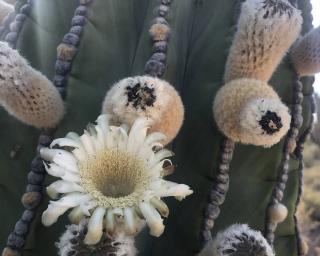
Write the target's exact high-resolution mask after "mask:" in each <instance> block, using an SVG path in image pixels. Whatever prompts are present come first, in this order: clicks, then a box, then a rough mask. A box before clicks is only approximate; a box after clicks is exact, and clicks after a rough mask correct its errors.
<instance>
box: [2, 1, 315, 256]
mask: <svg viewBox="0 0 320 256" xmlns="http://www.w3.org/2000/svg"><path fill="white" fill-rule="evenodd" d="M252 1H253V0H251V2H252ZM85 2H88V1H84V0H81V1H77V0H70V1H65V0H55V1H52V0H34V1H33V6H32V9H31V12H30V14H29V16H28V17H25V20H24V24H23V27H22V29H21V30H20V33H19V36H18V39H17V44H16V46H17V50H18V51H19V53H20V54H21V56H23V57H24V58H25V59H26V60H28V63H30V66H32V68H33V69H35V70H39V71H40V72H41V73H42V74H43V75H44V76H46V77H47V79H48V80H51V81H53V82H54V83H55V84H58V82H59V83H60V84H63V83H65V84H67V85H68V87H67V89H66V92H67V97H66V101H65V108H66V109H65V116H64V118H63V121H62V122H61V123H60V125H59V126H58V129H57V134H56V137H57V138H62V137H64V136H65V135H66V134H67V133H68V132H69V131H75V132H77V133H79V134H82V133H83V129H84V128H85V127H86V125H87V124H88V122H90V121H91V122H93V121H94V120H96V117H97V116H99V115H100V114H101V109H102V108H101V106H102V104H103V101H104V98H105V96H106V93H107V92H108V91H109V89H111V88H112V85H114V84H116V83H117V82H119V81H121V80H122V79H124V78H127V77H135V76H143V75H144V69H145V64H146V62H147V61H148V58H149V56H150V55H151V54H153V52H154V51H162V52H167V55H166V61H167V64H168V65H167V67H166V68H165V75H164V77H162V78H161V79H163V80H165V81H167V82H168V83H170V84H171V85H172V87H173V88H174V89H175V90H176V91H177V92H178V93H179V94H180V96H181V99H182V102H183V106H184V109H185V115H184V122H183V124H182V126H181V130H180V131H179V133H178V136H177V137H176V139H174V140H173V143H172V150H173V151H174V153H175V157H174V160H173V165H175V167H176V172H175V173H174V174H173V175H171V176H169V177H170V178H169V179H170V180H171V181H173V182H177V183H182V184H188V185H189V186H190V187H191V188H192V190H193V191H194V193H193V194H192V195H190V196H189V197H188V198H187V199H186V200H184V201H182V202H179V203H176V202H175V201H174V200H165V203H166V204H167V205H168V208H170V215H169V217H168V219H166V221H165V222H164V224H165V226H166V229H165V231H164V232H163V234H162V235H161V237H159V238H153V237H151V236H149V234H147V233H148V230H147V231H144V230H143V231H142V232H141V233H140V235H139V236H138V237H137V243H136V244H137V247H138V251H139V254H138V255H152V256H160V255H161V256H163V255H168V256H171V255H174V256H192V255H195V254H196V253H198V252H199V251H200V249H201V247H200V243H199V239H198V237H199V230H200V226H201V225H200V223H201V221H202V219H203V209H204V205H205V203H206V201H207V195H208V191H209V189H210V188H211V186H212V180H213V179H214V177H215V174H216V173H215V171H214V170H216V169H217V160H216V159H217V158H218V156H219V150H220V143H219V142H220V139H221V138H222V134H221V133H220V131H219V130H218V128H217V127H216V126H215V124H213V114H212V101H213V99H214V97H215V95H216V94H217V91H218V90H219V89H220V88H221V86H222V85H223V80H224V77H225V76H224V70H225V65H226V63H229V62H228V61H227V57H228V54H229V52H232V51H233V50H232V46H231V45H232V40H231V39H233V38H237V37H238V36H239V35H237V34H234V32H235V30H234V29H233V28H234V27H235V26H236V22H237V19H235V15H236V14H235V10H236V4H235V1H234V0H216V1H209V0H202V1H200V0H196V1H189V0H188V1H178V0H176V1H168V0H162V2H172V3H171V11H170V12H169V13H168V16H167V17H168V20H169V21H170V33H169V31H168V30H167V28H166V27H165V26H162V27H160V28H159V25H157V26H158V28H153V30H150V26H151V24H153V23H154V20H153V17H154V13H155V7H156V6H158V4H159V1H158V0H141V1H136V0H127V1H119V0H110V1H98V0H93V1H92V2H91V3H90V5H86V6H85V7H81V8H80V9H78V8H79V3H85ZM262 2H265V3H266V5H267V6H268V5H269V4H270V3H271V4H273V5H274V4H276V3H277V2H280V1H273V0H270V1H262ZM281 2H286V1H281ZM26 3H27V1H25V0H21V1H18V4H17V6H16V9H17V11H18V12H19V11H20V9H21V7H22V6H23V5H25V4H26ZM273 5H271V6H269V7H266V8H271V10H273V9H274V7H273ZM259 6H261V4H259ZM286 6H289V3H288V2H287V4H286ZM290 8H291V7H290ZM290 8H289V9H290ZM298 9H299V10H300V11H299V13H300V12H301V16H302V17H303V19H304V23H303V26H302V33H303V34H304V33H306V32H307V31H308V30H310V28H311V21H310V3H309V0H299V1H298ZM84 10H85V11H86V15H85V17H84V16H83V13H84ZM281 10H282V9H281ZM156 11H158V10H156ZM162 12H164V13H165V12H166V9H165V8H163V10H162ZM272 13H273V12H272V11H271V12H269V14H268V17H269V16H272ZM19 14H21V13H20V12H19ZM264 14H265V13H264ZM289 14H290V15H289ZM297 14H298V12H296V11H295V10H293V12H292V13H291V12H290V13H287V12H286V11H285V12H284V14H283V15H286V16H283V18H282V16H281V17H279V16H277V15H276V16H275V17H274V18H275V20H277V24H279V27H278V29H279V30H277V34H278V36H279V35H282V34H281V31H282V30H281V28H282V26H285V25H287V26H289V29H290V31H291V32H292V35H291V34H290V35H289V34H287V35H283V36H282V37H283V38H285V39H286V40H287V41H286V42H285V43H284V44H283V45H284V46H285V47H284V48H286V49H285V50H282V51H281V54H279V55H274V57H273V58H271V59H269V57H270V56H271V55H269V54H267V49H269V48H264V49H265V51H266V52H265V54H266V55H263V56H265V58H266V59H265V60H266V62H264V61H260V62H259V63H260V64H261V65H258V66H256V68H257V70H258V71H259V74H263V77H264V79H262V81H263V84H265V83H268V84H269V85H268V86H269V87H268V89H267V91H268V93H269V94H271V95H273V96H272V97H274V98H277V97H279V99H280V98H281V99H282V102H283V103H284V105H287V104H290V103H292V102H291V94H292V90H293V89H292V74H293V70H292V68H291V65H290V63H289V60H288V59H287V58H284V59H283V61H282V62H281V63H280V65H279V67H278V68H277V71H276V73H275V74H274V76H273V77H272V78H271V79H270V81H269V78H270V76H271V75H272V73H274V71H275V70H274V69H275V67H276V66H277V65H278V64H279V62H280V59H281V58H282V57H283V55H284V53H285V52H286V51H287V50H288V49H287V48H288V47H289V46H288V45H289V42H291V41H293V40H294V39H292V38H293V36H298V34H299V30H298V29H299V26H298V25H299V22H301V20H300V19H299V18H295V17H296V15H297ZM79 16H81V17H79ZM289 16H290V17H289ZM21 17H24V16H21V15H20V16H18V17H17V18H18V19H19V18H21ZM74 17H75V18H74ZM244 18H245V17H242V19H244ZM257 18H259V19H258V20H259V21H260V16H259V17H257ZM22 19H23V18H22ZM157 19H159V18H157ZM246 19H252V17H251V16H250V17H247V18H246ZM253 19H254V18H253ZM262 19H263V17H262ZM261 21H262V20H261ZM291 21H292V23H291ZM161 22H162V24H166V23H165V22H163V20H161V19H160V21H159V22H157V24H160V23H161ZM280 25H281V26H280ZM81 28H82V29H81ZM9 30H10V29H6V30H4V31H5V33H8V31H9ZM70 31H71V32H72V33H71V32H70ZM257 31H258V36H259V31H260V30H257ZM69 32H70V34H72V36H70V34H69ZM66 34H68V36H67V37H65V36H66ZM150 34H151V35H153V36H154V37H155V36H157V37H158V39H159V40H163V39H166V38H167V37H168V36H169V34H170V41H169V42H167V41H159V43H158V44H157V45H152V44H151V42H150ZM247 35H249V36H250V37H251V36H253V34H252V33H249V34H247ZM262 35H264V34H263V33H262ZM5 37H6V35H4V34H3V35H1V38H2V39H5ZM250 37H249V38H250ZM80 39H81V40H80ZM267 39H269V37H268V38H265V40H264V41H265V42H269V40H267ZM270 40H271V41H272V38H271V37H270ZM61 43H63V44H68V45H71V44H73V46H74V47H75V48H76V50H75V51H76V55H74V56H73V57H74V58H73V63H72V65H71V66H70V65H69V66H67V64H69V60H64V61H61V60H59V61H58V64H59V65H61V66H62V65H65V66H67V67H68V68H69V69H70V70H69V71H68V72H69V73H68V74H69V75H68V76H67V77H66V79H62V80H58V78H61V75H60V74H56V72H55V66H56V64H57V63H56V62H57V48H58V46H59V45H61ZM281 45H282V44H281ZM230 47H231V48H230ZM257 47H258V46H257ZM263 47H264V46H263ZM272 47H273V45H272ZM272 47H271V49H273V48H272ZM59 49H61V46H60V48H59ZM72 49H74V48H72ZM229 49H231V50H230V51H229ZM257 49H258V50H259V49H261V48H259V47H258V48H257ZM240 53H241V52H240ZM257 53H259V52H258V51H257ZM244 56H245V58H247V57H246V55H244ZM250 56H251V55H250ZM60 57H61V56H60ZM160 57H161V56H160ZM253 57H254V56H253ZM249 59H250V60H251V58H249ZM253 60H254V58H253ZM237 61H238V60H235V62H234V63H237ZM269 61H270V63H271V62H272V63H274V64H276V65H274V66H275V67H273V68H272V70H270V69H269V68H268V67H264V63H267V62H269ZM230 63H231V61H230ZM253 66H254V65H251V66H250V67H253ZM59 67H60V66H59ZM233 70H234V69H233ZM250 70H251V69H250ZM240 71H241V70H240ZM240 71H239V72H238V71H237V72H236V74H238V73H239V74H241V77H232V79H227V80H234V79H236V78H239V79H242V78H243V77H242V75H243V74H242V71H241V72H240ZM233 74H234V73H233ZM246 75H247V79H256V80H261V78H260V77H259V78H257V77H250V76H249V75H250V72H247V71H246ZM228 76H229V75H228ZM25 79H26V78H25ZM225 82H231V81H225ZM60 84H59V85H60ZM311 84H312V79H309V78H306V79H305V80H303V85H304V90H303V93H304V95H306V97H305V98H304V103H305V104H304V105H303V108H304V109H303V113H304V118H305V122H307V120H308V118H309V116H310V109H309V106H310V102H311V101H310V97H309V96H308V95H310V93H311ZM271 86H272V88H273V89H271ZM275 92H277V95H278V96H276V95H275V94H274V93H275ZM302 97H303V95H302ZM277 99H278V98H277ZM271 105H272V104H271ZM60 106H63V104H62V103H61V105H60ZM272 107H273V105H272ZM282 110H283V108H281V111H282ZM172 111H174V110H172ZM250 113H251V115H248V116H246V118H251V117H253V118H254V117H256V115H257V114H259V113H256V112H250ZM281 113H282V112H281ZM175 114H179V113H178V112H176V113H175ZM274 120H275V121H274V122H273V123H274V124H272V123H271V125H268V127H266V128H267V130H269V129H271V130H272V129H277V121H276V118H275V119H274ZM0 122H1V129H0V138H1V152H2V153H1V154H0V161H1V162H0V163H1V169H0V177H1V188H2V189H1V190H0V202H1V203H2V204H3V205H5V206H6V207H4V208H3V210H2V211H0V216H1V218H2V219H3V220H5V222H6V225H3V228H2V230H1V231H0V246H1V248H4V247H5V246H6V244H7V243H8V240H7V238H8V237H9V238H10V241H9V243H10V244H11V245H21V244H24V248H25V249H24V251H23V253H24V254H25V255H33V256H34V255H48V256H53V255H57V254H58V250H57V248H56V246H55V242H57V241H58V243H59V242H60V247H61V248H66V247H64V245H65V244H64V242H63V241H61V240H59V237H60V236H61V234H63V233H64V232H65V226H66V225H67V224H70V223H69V220H68V218H65V217H61V218H59V221H58V222H57V223H55V224H53V225H52V227H50V228H44V226H43V224H42V223H41V218H35V216H36V215H35V213H34V211H33V210H26V213H24V214H22V212H21V205H20V204H21V203H20V197H21V195H22V194H23V193H25V192H26V182H27V180H28V177H27V173H26V170H28V169H29V168H30V162H31V160H32V159H33V157H34V154H35V153H34V152H35V149H36V142H37V135H38V130H37V129H33V128H32V127H29V126H26V125H25V124H23V123H21V122H19V121H17V120H16V119H15V118H14V117H12V116H10V115H8V113H7V111H6V110H5V109H1V111H0ZM241 125H242V124H241ZM177 126H178V125H177ZM239 126H240V124H239ZM172 127H173V126H172ZM123 129H125V126H124V127H123ZM250 129H253V130H255V129H256V130H258V131H259V129H261V128H260V127H258V128H256V127H250ZM304 129H305V125H304V126H303V127H302V131H301V132H303V130H304ZM256 130H255V131H256ZM48 144H50V143H47V145H46V146H48ZM169 146H171V145H170V144H169ZM281 146H282V145H281V143H280V144H277V145H275V146H273V147H272V149H268V148H257V147H253V146H246V145H237V146H236V149H235V152H234V158H233V161H232V163H231V164H230V173H231V179H230V185H229V192H228V196H227V198H226V200H225V202H224V204H223V207H222V208H221V213H220V216H219V218H218V219H217V220H216V221H215V226H214V230H213V235H214V234H216V233H217V232H219V231H222V230H224V229H226V228H227V227H229V226H231V225H233V224H235V223H239V222H240V223H248V225H249V226H250V227H251V228H252V229H254V230H260V231H262V230H263V225H264V224H263V222H264V214H265V210H266V208H267V204H268V200H269V198H270V194H271V191H272V189H273V186H274V180H275V179H276V177H277V170H278V168H279V163H280V158H281V154H282V147H281ZM17 148H18V150H17ZM64 149H65V150H70V147H69V148H68V147H65V148H64ZM12 152H14V153H12ZM226 154H227V153H226ZM226 154H225V155H224V157H228V156H227V155H226ZM37 163H38V162H36V161H34V162H33V165H32V166H31V168H32V169H34V165H35V164H37ZM41 163H42V162H41ZM296 164H297V161H296V160H295V159H292V160H291V161H290V163H289V165H290V170H293V169H294V166H296ZM37 175H38V174H37ZM37 175H35V176H34V177H36V178H39V176H37ZM39 175H40V174H39ZM34 177H33V178H34ZM41 177H42V176H41V175H40V178H41ZM296 178H297V173H296V172H291V173H290V175H288V182H287V186H288V188H289V189H288V190H287V191H285V198H284V200H283V202H282V203H283V204H284V205H286V206H287V208H288V215H287V216H288V217H287V218H286V219H285V221H284V222H283V223H281V225H279V227H278V232H277V236H276V239H275V254H276V255H279V256H287V255H290V256H297V255H298V253H297V249H296V239H295V231H294V222H293V217H292V216H293V211H294V209H293V207H292V206H293V205H294V202H295V200H296V195H297V190H298V187H297V184H296ZM29 180H30V177H29ZM266 181H268V182H266ZM51 183H52V181H51V180H50V179H46V182H45V184H46V185H49V184H51ZM244 188H245V189H244ZM29 189H33V190H34V189H39V190H41V189H42V187H40V188H39V187H38V186H37V185H33V184H30V185H28V190H29ZM51 192H52V191H51ZM57 200H59V199H57ZM47 205H48V198H47V197H45V200H43V202H42V203H41V206H40V207H39V208H38V210H37V213H38V214H41V213H42V212H43V211H44V210H45V209H46V208H47ZM68 214H69V212H68V213H67V214H66V215H68ZM97 214H98V213H97ZM37 216H38V215H37ZM73 216H74V215H73ZM19 218H21V221H20V222H19V225H17V226H16V227H17V228H16V229H17V230H20V231H21V230H23V229H21V227H24V226H23V225H24V224H25V223H26V221H29V220H30V219H33V220H34V222H33V225H32V227H31V229H30V232H29V236H28V240H27V241H25V240H21V239H20V240H19V237H21V235H20V234H21V232H20V233H19V232H18V231H17V232H18V233H19V234H18V233H17V232H15V231H14V233H13V234H12V235H11V236H9V234H10V232H12V230H16V229H15V225H16V221H17V220H18V219H19ZM100 219H101V218H99V220H100ZM99 223H100V222H99ZM18 228H19V229H18ZM77 228H79V227H77ZM70 230H72V228H70ZM76 231H77V233H76V234H73V236H74V237H75V238H76V239H78V235H80V233H81V232H79V231H80V230H78V229H77V230H76ZM105 232H106V230H104V229H102V233H101V237H102V238H104V236H105V235H106V233H105ZM84 233H85V232H84ZM71 239H72V238H71ZM18 243H20V244H18ZM107 243H108V242H106V244H107ZM117 246H121V243H120V244H117ZM117 246H115V247H117ZM68 249H70V248H68ZM83 249H84V250H85V252H86V250H87V249H88V248H87V247H84V248H83ZM14 250H15V247H14V246H11V247H7V248H6V251H5V253H7V254H5V255H6V256H7V255H10V254H8V253H11V252H12V251H14ZM89 250H90V248H89Z"/></svg>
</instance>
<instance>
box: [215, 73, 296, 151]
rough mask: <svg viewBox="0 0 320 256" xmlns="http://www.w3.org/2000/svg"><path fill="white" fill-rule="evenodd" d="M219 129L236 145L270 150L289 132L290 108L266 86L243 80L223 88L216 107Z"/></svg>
mask: <svg viewBox="0 0 320 256" xmlns="http://www.w3.org/2000/svg"><path fill="white" fill-rule="evenodd" d="M213 112H214V118H215V121H216V123H217V125H218V128H219V129H220V131H221V132H222V133H224V134H225V135H226V136H227V137H228V138H231V139H232V140H234V141H235V142H241V143H244V144H253V145H257V146H264V147H271V146H272V145H274V144H276V143H278V142H279V141H280V139H281V138H282V137H283V136H284V135H285V134H286V133H287V131H288V130H289V125H290V120H291V117H290V115H289V112H288V108H287V107H286V106H285V105H284V104H283V103H282V102H281V100H280V98H279V96H278V95H277V93H276V92H275V91H274V90H273V89H272V87H271V86H269V85H268V84H267V83H265V82H262V81H258V80H254V79H247V78H242V79H238V80H234V81H231V82H230V83H228V84H226V85H224V86H223V87H221V89H220V90H219V91H218V93H217V95H216V98H215V100H214V104H213Z"/></svg>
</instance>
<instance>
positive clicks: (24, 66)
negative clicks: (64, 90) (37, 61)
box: [0, 42, 64, 128]
mask: <svg viewBox="0 0 320 256" xmlns="http://www.w3.org/2000/svg"><path fill="white" fill-rule="evenodd" d="M0 105H2V106H3V107H4V108H5V109H6V110H7V111H8V112H9V114H11V115H12V116H14V117H16V118H17V119H19V120H21V121H22V122H24V123H26V124H29V125H33V126H35V127H37V128H52V127H55V126H56V125H57V124H58V123H59V121H60V120H61V119H62V117H63V114H64V105H63V101H62V99H61V97H60V95H59V92H58V90H57V89H56V88H55V87H54V86H53V84H52V83H51V82H50V81H49V80H48V79H47V78H46V77H45V76H44V75H42V74H41V73H40V72H38V71H36V70H34V69H33V68H32V67H30V66H29V65H28V63H27V61H26V60H25V59H24V58H23V57H22V56H21V55H20V54H19V53H18V52H17V51H16V50H13V49H12V48H10V47H9V46H8V45H7V44H6V43H3V42H0Z"/></svg>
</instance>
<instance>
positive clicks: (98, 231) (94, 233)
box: [84, 207, 106, 245]
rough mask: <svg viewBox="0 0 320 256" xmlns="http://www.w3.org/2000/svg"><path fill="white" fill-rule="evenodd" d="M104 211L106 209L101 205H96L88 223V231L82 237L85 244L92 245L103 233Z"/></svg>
mask: <svg viewBox="0 0 320 256" xmlns="http://www.w3.org/2000/svg"><path fill="white" fill-rule="evenodd" d="M105 212H106V209H105V208H103V207H98V208H97V209H95V210H94V212H93V214H92V216H91V218H90V220H89V223H88V233H87V235H86V237H85V239H84V242H85V243H86V244H89V245H94V244H97V243H98V242H99V241H100V239H101V237H102V233H103V232H102V229H103V217H104V214H105Z"/></svg>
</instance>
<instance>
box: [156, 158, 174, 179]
mask: <svg viewBox="0 0 320 256" xmlns="http://www.w3.org/2000/svg"><path fill="white" fill-rule="evenodd" d="M165 162H169V164H170V165H172V162H171V160H169V159H165V160H162V161H161V162H159V163H157V164H156V165H154V166H153V167H152V168H151V171H152V173H155V174H156V175H159V176H160V175H161V174H162V173H163V165H164V163H165Z"/></svg>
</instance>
